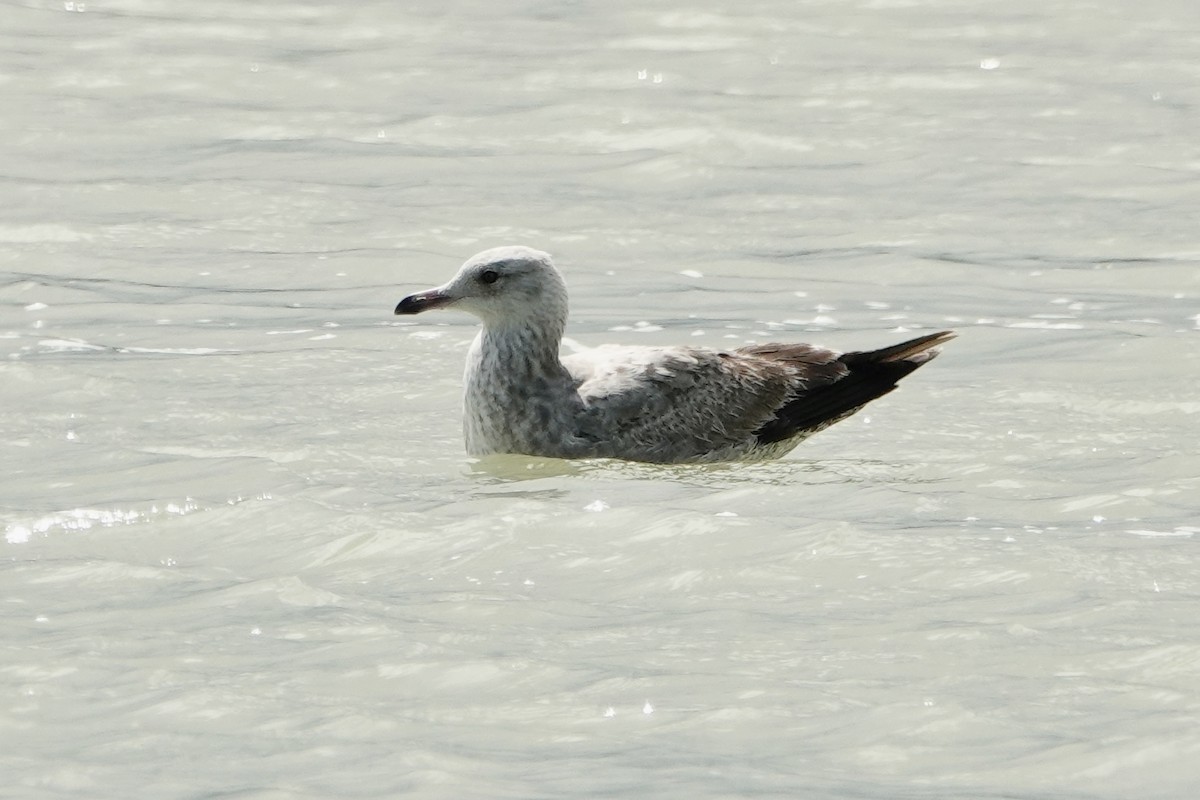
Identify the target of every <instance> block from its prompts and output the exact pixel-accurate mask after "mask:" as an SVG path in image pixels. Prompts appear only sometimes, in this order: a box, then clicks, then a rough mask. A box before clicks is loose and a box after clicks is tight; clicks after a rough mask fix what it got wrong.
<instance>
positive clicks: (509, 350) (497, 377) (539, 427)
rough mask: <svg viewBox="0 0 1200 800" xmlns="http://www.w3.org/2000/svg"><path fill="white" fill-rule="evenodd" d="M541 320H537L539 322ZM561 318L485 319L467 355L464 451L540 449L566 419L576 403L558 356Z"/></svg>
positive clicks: (529, 450) (573, 386)
mask: <svg viewBox="0 0 1200 800" xmlns="http://www.w3.org/2000/svg"><path fill="white" fill-rule="evenodd" d="M539 323H540V324H539ZM562 333H563V324H562V323H557V324H547V322H546V320H525V321H521V322H517V323H515V324H500V325H497V324H494V323H493V324H489V323H488V322H487V321H485V322H484V326H483V330H481V331H480V332H479V335H478V336H476V337H475V341H474V343H473V344H472V345H471V352H470V354H469V355H468V357H467V370H466V375H465V376H464V377H465V381H464V383H465V385H464V387H463V389H464V398H463V400H464V403H463V405H464V409H463V410H464V417H463V428H464V434H465V437H466V440H467V451H468V452H470V453H472V454H473V455H483V454H486V453H514V452H515V453H531V452H538V451H545V448H546V444H545V442H548V441H555V440H556V439H558V438H559V437H561V435H562V434H561V432H560V431H559V430H558V429H557V428H558V427H559V426H562V425H569V424H570V421H569V419H567V418H564V417H563V416H562V413H563V412H565V411H567V409H570V408H572V407H573V406H574V404H575V398H574V396H575V385H574V382H573V380H572V378H571V376H570V373H568V372H567V370H566V367H564V366H563V364H562V362H561V361H560V360H559V357H558V350H559V347H560V345H561V343H562Z"/></svg>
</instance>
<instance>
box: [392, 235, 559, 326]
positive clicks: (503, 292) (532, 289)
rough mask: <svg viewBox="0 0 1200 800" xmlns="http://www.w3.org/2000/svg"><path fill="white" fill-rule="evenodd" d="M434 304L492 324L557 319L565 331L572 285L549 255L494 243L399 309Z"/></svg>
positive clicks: (414, 310) (414, 309)
mask: <svg viewBox="0 0 1200 800" xmlns="http://www.w3.org/2000/svg"><path fill="white" fill-rule="evenodd" d="M431 308H453V309H457V310H459V311H466V312H467V313H469V314H474V315H475V316H477V317H479V318H480V319H481V320H483V323H484V325H485V326H488V327H503V326H508V325H529V324H531V323H534V324H537V323H538V322H541V324H543V325H544V324H546V323H547V322H553V323H554V324H556V325H557V326H558V327H559V328H560V329H561V326H562V325H563V324H564V323H565V321H566V318H567V286H566V284H565V283H563V279H562V275H560V274H559V272H558V270H557V269H556V268H555V267H554V263H553V262H552V261H551V260H550V256H549V254H547V253H543V252H542V251H540V250H534V249H533V248H531V247H522V246H520V245H511V246H508V247H493V248H492V249H491V250H484V251H483V252H482V253H478V254H477V255H474V256H472V257H471V258H469V259H467V262H466V263H465V264H463V265H462V268H461V269H459V271H458V274H457V275H455V276H454V277H453V278H451V279H450V281H449V283H446V284H443V285H442V286H439V287H437V288H436V289H429V290H427V291H424V292H418V293H416V294H413V295H409V296H408V297H406V298H404V299H403V300H401V301H400V304H399V305H397V306H396V313H397V314H419V313H420V312H422V311H428V310H429V309H431Z"/></svg>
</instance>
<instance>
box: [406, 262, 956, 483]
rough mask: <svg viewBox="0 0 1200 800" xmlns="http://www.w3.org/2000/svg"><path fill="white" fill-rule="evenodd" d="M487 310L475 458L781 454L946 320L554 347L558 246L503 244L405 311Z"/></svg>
mask: <svg viewBox="0 0 1200 800" xmlns="http://www.w3.org/2000/svg"><path fill="white" fill-rule="evenodd" d="M439 307H441V308H455V309H460V310H462V311H466V312H468V313H471V314H474V315H475V316H477V317H479V318H480V319H481V320H482V322H483V329H482V330H481V331H480V333H479V335H478V336H477V337H476V338H475V341H474V343H473V344H472V345H471V350H470V353H469V354H468V356H467V368H466V374H465V377H464V417H463V433H464V438H465V440H466V446H467V451H468V452H469V453H471V454H472V455H485V454H488V453H524V454H527V455H537V456H552V457H558V458H602V457H607V458H623V459H628V460H632V461H650V462H657V463H684V462H711V461H731V460H758V459H767V458H777V457H779V456H782V455H783V454H785V453H787V452H788V451H789V450H791V449H792V448H794V447H795V446H796V445H797V444H799V443H800V442H801V441H803V440H804V439H806V438H807V437H808V436H811V435H812V434H813V433H816V432H817V431H820V430H822V429H824V428H826V427H828V426H829V425H832V424H833V423H835V422H837V421H838V420H841V419H844V418H845V417H847V416H849V415H850V414H853V413H854V412H855V411H857V410H858V409H859V408H861V407H862V406H863V405H865V404H866V403H868V402H870V401H871V400H873V399H874V398H876V397H879V396H880V395H883V394H886V393H887V392H889V391H891V390H892V389H894V388H895V383H896V381H897V380H899V379H900V378H902V377H903V376H904V375H907V374H908V373H909V372H912V371H913V370H914V369H916V368H917V367H919V366H920V365H921V364H923V363H925V362H926V361H928V360H929V359H931V358H933V357H934V356H935V355H936V354H937V349H936V346H937V345H939V344H941V343H942V342H945V341H948V340H949V339H951V338H953V336H954V334H953V333H951V332H949V331H941V332H939V333H935V334H931V335H928V336H923V337H920V338H918V339H913V340H911V341H909V342H904V343H901V344H899V345H894V346H892V347H888V348H883V349H881V350H875V351H870V352H861V353H844V354H840V353H836V352H833V351H831V350H825V349H823V348H819V347H814V346H812V345H806V344H766V345H754V346H750V347H743V348H738V349H736V350H712V349H709V348H700V347H622V346H614V345H607V346H603V347H598V348H594V349H592V350H588V351H586V352H582V353H578V354H575V355H571V356H567V357H565V358H560V357H559V349H560V346H561V343H562V335H563V330H564V327H565V325H566V319H567V290H566V285H565V284H564V283H563V280H562V276H561V275H560V274H559V272H558V270H557V269H556V268H555V267H554V265H553V263H552V262H551V260H550V256H548V255H547V254H546V253H543V252H540V251H538V250H533V249H530V248H527V247H515V246H514V247H498V248H494V249H492V250H486V251H484V252H482V253H480V254H478V255H476V256H474V257H473V258H471V259H469V260H468V261H467V262H466V263H465V264H464V265H463V266H462V268H461V269H460V270H459V272H458V274H457V275H455V276H454V278H453V279H451V280H450V282H449V283H446V284H445V285H443V286H440V287H438V288H436V289H430V290H428V291H425V292H419V293H417V294H414V295H410V296H409V297H406V298H405V299H404V300H402V301H401V302H400V304H399V305H398V306H396V313H397V314H415V313H418V312H421V311H425V310H427V309H430V308H439Z"/></svg>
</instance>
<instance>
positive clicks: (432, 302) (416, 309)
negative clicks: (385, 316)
mask: <svg viewBox="0 0 1200 800" xmlns="http://www.w3.org/2000/svg"><path fill="white" fill-rule="evenodd" d="M448 301H449V298H447V297H446V295H444V294H442V293H441V292H438V291H435V290H430V291H428V292H418V293H417V294H410V295H409V296H408V297H406V298H404V299H403V300H401V301H400V302H399V304H397V306H396V313H397V314H420V313H421V312H422V311H428V310H429V309H431V308H437V307H438V306H444V305H445V304H446V303H447V302H448Z"/></svg>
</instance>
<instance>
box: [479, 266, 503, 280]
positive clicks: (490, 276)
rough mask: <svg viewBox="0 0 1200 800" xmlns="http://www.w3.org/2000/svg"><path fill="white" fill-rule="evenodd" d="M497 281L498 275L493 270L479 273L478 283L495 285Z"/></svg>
mask: <svg viewBox="0 0 1200 800" xmlns="http://www.w3.org/2000/svg"><path fill="white" fill-rule="evenodd" d="M498 280H500V273H499V272H496V270H494V269H485V270H484V271H483V272H481V273H479V282H480V283H495V282H496V281H498Z"/></svg>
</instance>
